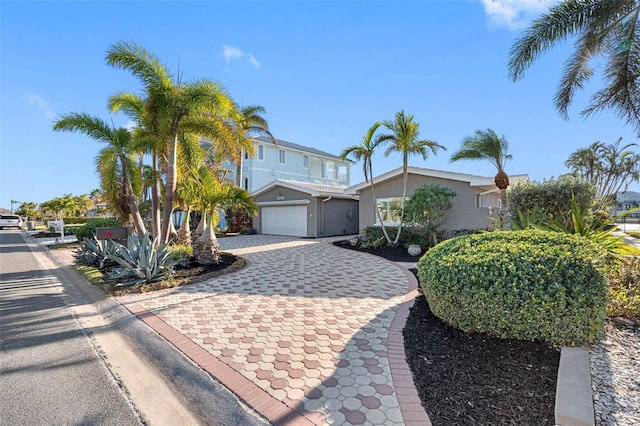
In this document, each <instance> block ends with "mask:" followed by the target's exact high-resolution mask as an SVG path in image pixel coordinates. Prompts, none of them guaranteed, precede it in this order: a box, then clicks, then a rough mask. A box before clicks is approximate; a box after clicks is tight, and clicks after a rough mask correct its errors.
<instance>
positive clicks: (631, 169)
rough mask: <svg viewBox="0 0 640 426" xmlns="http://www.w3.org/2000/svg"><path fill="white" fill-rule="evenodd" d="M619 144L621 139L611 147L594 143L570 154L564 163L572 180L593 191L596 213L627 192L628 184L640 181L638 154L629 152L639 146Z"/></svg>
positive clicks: (610, 145)
mask: <svg viewBox="0 0 640 426" xmlns="http://www.w3.org/2000/svg"><path fill="white" fill-rule="evenodd" d="M621 141H622V138H619V139H618V140H617V141H616V143H613V144H604V143H602V142H594V143H592V144H591V145H589V147H588V148H581V149H578V150H577V151H575V152H573V153H572V154H571V155H570V156H569V158H568V159H567V161H565V163H564V164H565V166H567V167H568V168H569V169H570V170H571V173H572V174H573V175H574V176H576V177H579V178H582V179H585V180H587V181H588V182H591V183H592V184H593V185H594V186H595V187H596V190H597V194H596V201H597V204H596V206H595V209H605V208H606V207H607V205H608V204H609V203H611V202H613V201H615V199H616V194H617V193H618V192H619V191H620V190H621V189H622V188H623V187H624V188H625V190H626V188H627V187H628V185H629V184H630V183H632V182H638V181H640V154H637V153H635V152H633V151H632V150H631V149H630V148H631V147H637V146H638V144H636V143H630V144H627V145H624V146H622V147H620V142H621Z"/></svg>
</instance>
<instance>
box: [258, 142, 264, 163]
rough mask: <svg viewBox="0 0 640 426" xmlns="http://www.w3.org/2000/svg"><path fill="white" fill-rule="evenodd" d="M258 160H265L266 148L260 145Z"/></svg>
mask: <svg viewBox="0 0 640 426" xmlns="http://www.w3.org/2000/svg"><path fill="white" fill-rule="evenodd" d="M258 160H264V146H262V145H258Z"/></svg>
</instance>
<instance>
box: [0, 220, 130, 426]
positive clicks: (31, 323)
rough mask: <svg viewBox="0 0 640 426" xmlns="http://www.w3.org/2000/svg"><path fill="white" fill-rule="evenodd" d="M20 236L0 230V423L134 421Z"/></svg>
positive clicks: (57, 288)
mask: <svg viewBox="0 0 640 426" xmlns="http://www.w3.org/2000/svg"><path fill="white" fill-rule="evenodd" d="M63 290H64V289H63V285H62V284H61V282H60V280H59V279H58V277H57V276H56V275H55V274H54V273H53V270H43V269H42V268H41V266H40V264H39V263H38V261H37V259H36V257H35V256H34V254H33V253H32V252H31V250H30V249H29V247H28V246H27V244H25V242H24V241H23V239H22V237H21V234H20V231H15V230H4V231H0V317H1V320H0V423H2V424H4V425H23V424H29V425H51V424H74V425H88V424H92V425H93V424H100V425H136V424H142V421H141V416H140V415H139V414H138V413H137V412H136V411H135V409H134V408H133V406H132V404H131V403H130V402H129V400H128V398H127V396H126V395H125V393H124V392H123V391H122V389H121V388H120V387H119V386H118V384H117V382H116V380H115V379H114V378H113V376H112V375H111V373H110V371H109V370H108V369H107V368H106V366H105V364H104V362H103V360H102V359H101V358H100V356H99V355H98V353H97V352H96V349H95V348H94V346H93V345H92V343H91V340H90V339H89V338H88V337H87V336H86V335H85V333H84V332H83V331H82V329H81V328H80V326H79V324H78V322H77V321H76V319H75V318H74V316H73V314H72V312H71V310H70V309H69V307H68V306H67V304H66V302H65V297H64V293H63Z"/></svg>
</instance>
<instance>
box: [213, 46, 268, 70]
mask: <svg viewBox="0 0 640 426" xmlns="http://www.w3.org/2000/svg"><path fill="white" fill-rule="evenodd" d="M222 54H223V55H224V58H225V60H226V61H227V62H230V61H231V60H232V59H244V58H246V59H247V60H248V61H249V62H251V65H253V66H254V68H260V62H258V60H257V59H256V58H255V56H253V54H252V53H245V52H243V51H242V50H241V49H240V48H237V47H234V46H229V45H226V44H224V45H223V46H222Z"/></svg>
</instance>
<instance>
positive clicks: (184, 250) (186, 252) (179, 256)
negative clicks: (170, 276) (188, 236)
mask: <svg viewBox="0 0 640 426" xmlns="http://www.w3.org/2000/svg"><path fill="white" fill-rule="evenodd" d="M167 250H168V251H169V252H171V254H172V255H173V258H174V259H175V260H176V262H177V264H178V265H180V266H189V262H190V261H191V258H192V257H193V247H192V246H191V245H189V244H170V245H168V246H167Z"/></svg>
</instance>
